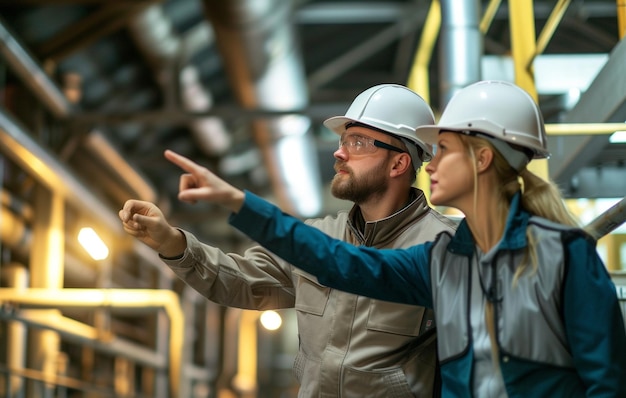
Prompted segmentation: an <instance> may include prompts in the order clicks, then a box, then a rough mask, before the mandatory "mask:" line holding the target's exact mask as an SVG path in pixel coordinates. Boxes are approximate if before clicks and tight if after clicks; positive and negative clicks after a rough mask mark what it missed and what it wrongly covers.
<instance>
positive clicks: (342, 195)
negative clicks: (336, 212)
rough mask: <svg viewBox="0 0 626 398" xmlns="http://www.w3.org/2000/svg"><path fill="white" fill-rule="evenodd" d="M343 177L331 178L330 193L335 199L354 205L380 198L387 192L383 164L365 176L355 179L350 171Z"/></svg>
mask: <svg viewBox="0 0 626 398" xmlns="http://www.w3.org/2000/svg"><path fill="white" fill-rule="evenodd" d="M348 172H349V174H348V178H347V179H346V178H345V177H346V176H345V175H341V176H339V175H336V176H335V178H333V181H332V184H331V187H330V191H331V193H332V194H333V196H334V197H336V198H337V199H343V200H350V201H352V202H354V203H356V204H360V203H365V202H367V201H368V200H370V199H372V198H376V197H380V196H382V195H383V194H384V193H385V192H386V191H387V186H388V181H387V178H386V176H385V173H386V170H385V163H384V162H383V163H382V164H381V165H380V166H379V167H377V168H375V169H374V170H372V171H370V172H369V173H367V174H366V175H362V176H360V177H356V176H355V175H354V173H353V172H352V170H351V169H350V170H348Z"/></svg>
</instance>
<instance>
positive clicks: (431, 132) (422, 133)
mask: <svg viewBox="0 0 626 398" xmlns="http://www.w3.org/2000/svg"><path fill="white" fill-rule="evenodd" d="M467 130H473V131H478V132H482V133H483V134H485V135H487V136H489V137H493V139H496V140H501V141H503V142H506V143H508V144H516V143H515V142H510V141H507V140H502V139H501V138H499V137H494V135H493V133H491V132H489V131H484V130H483V129H481V128H472V127H468V125H467V124H466V123H463V124H461V125H456V126H455V125H446V126H438V125H425V126H419V127H418V128H416V129H415V135H417V137H418V138H419V139H421V140H422V141H424V142H425V143H427V144H429V145H433V146H436V145H437V140H438V136H439V134H440V133H441V132H442V131H451V132H454V133H460V132H462V131H467ZM524 147H526V148H527V149H529V150H531V151H532V152H533V153H534V156H533V158H534V159H547V158H549V157H550V152H548V151H546V150H545V149H543V148H538V147H536V146H528V145H526V146H524Z"/></svg>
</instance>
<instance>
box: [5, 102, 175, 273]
mask: <svg viewBox="0 0 626 398" xmlns="http://www.w3.org/2000/svg"><path fill="white" fill-rule="evenodd" d="M0 151H1V152H3V153H4V154H5V155H6V156H7V158H9V159H11V160H12V161H13V162H14V163H15V164H17V165H18V166H20V167H21V168H22V169H24V170H25V171H26V172H28V173H29V175H31V176H32V177H33V178H35V179H36V180H37V182H38V183H40V184H42V185H43V186H45V187H47V188H48V189H50V190H51V191H54V192H59V193H60V194H61V195H63V197H64V198H65V199H66V200H67V201H68V202H69V203H71V204H72V205H73V206H75V207H76V208H78V209H80V210H81V211H82V212H84V213H85V214H89V215H90V217H93V218H94V220H96V221H99V222H101V223H103V224H104V225H105V226H106V227H107V228H108V229H109V230H110V231H112V232H113V233H114V234H116V235H117V236H126V235H125V233H124V231H123V230H122V225H121V222H120V220H119V216H118V215H117V212H116V211H113V210H111V209H110V208H109V206H107V205H105V204H104V203H103V202H102V201H101V200H100V198H98V197H97V196H95V195H94V194H93V193H92V191H91V190H90V189H88V188H87V187H86V186H85V185H84V184H83V182H81V181H80V180H78V178H76V177H75V176H74V174H73V173H72V172H71V171H70V170H68V169H67V168H66V166H65V165H63V164H62V163H60V162H59V161H58V160H57V159H56V158H55V157H54V156H53V155H52V154H51V153H49V152H48V151H47V150H46V149H45V148H43V147H41V146H40V145H39V144H38V143H37V142H35V141H34V140H33V139H32V138H31V136H30V135H28V134H26V133H25V130H24V128H23V126H21V125H20V124H18V123H17V122H16V121H15V120H14V119H13V118H12V117H11V116H9V115H8V114H7V113H6V112H5V111H4V110H3V109H0ZM133 248H135V252H136V254H138V255H140V256H142V257H143V258H145V259H146V260H148V263H149V264H151V265H153V266H155V267H156V268H157V269H158V270H159V271H160V272H161V273H164V274H166V275H168V276H170V277H171V271H170V270H169V268H167V266H166V265H164V264H163V263H162V262H161V261H155V260H156V255H155V254H154V253H153V252H152V251H151V250H150V249H149V248H147V247H145V245H143V244H140V243H138V242H135V243H133Z"/></svg>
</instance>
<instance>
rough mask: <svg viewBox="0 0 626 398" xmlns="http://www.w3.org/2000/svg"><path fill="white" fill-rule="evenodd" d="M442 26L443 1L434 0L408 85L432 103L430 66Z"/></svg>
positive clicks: (423, 29)
mask: <svg viewBox="0 0 626 398" xmlns="http://www.w3.org/2000/svg"><path fill="white" fill-rule="evenodd" d="M440 28H441V3H439V0H433V1H432V2H431V3H430V8H429V9H428V15H427V16H426V21H425V22H424V27H423V28H422V35H421V37H420V42H419V46H418V47H417V52H416V53H415V58H414V60H413V67H412V68H411V71H410V72H409V79H408V82H407V87H409V88H410V89H411V90H413V91H415V92H416V93H418V94H419V95H421V96H422V98H424V101H426V102H427V103H430V90H429V87H430V80H429V78H428V66H429V65H430V60H431V59H432V55H433V48H434V47H435V43H436V42H437V37H438V36H439V30H440Z"/></svg>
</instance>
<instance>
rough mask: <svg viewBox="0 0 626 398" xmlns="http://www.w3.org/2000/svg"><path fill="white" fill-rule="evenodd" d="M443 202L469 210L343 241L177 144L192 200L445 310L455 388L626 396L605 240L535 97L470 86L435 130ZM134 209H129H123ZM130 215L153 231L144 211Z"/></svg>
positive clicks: (324, 267)
mask: <svg viewBox="0 0 626 398" xmlns="http://www.w3.org/2000/svg"><path fill="white" fill-rule="evenodd" d="M417 134H418V136H420V138H422V139H423V140H424V141H425V142H428V143H431V144H433V145H435V146H436V154H435V157H434V158H433V159H432V161H431V162H430V164H429V165H428V166H427V167H426V171H427V172H428V173H429V175H430V177H431V202H432V203H433V204H435V205H441V206H451V207H455V208H457V209H459V210H460V211H462V212H463V213H464V214H465V219H464V220H463V221H462V222H461V225H460V226H459V228H458V230H457V232H456V234H454V235H452V234H450V233H441V234H440V235H438V237H437V239H436V240H435V241H433V242H429V243H426V244H423V245H418V246H414V247H412V248H409V249H406V250H401V249H396V250H376V249H372V248H365V247H355V246H351V245H349V244H346V243H344V242H341V241H338V240H334V239H330V238H329V237H328V236H326V235H324V234H323V233H320V232H319V231H317V230H315V229H314V228H311V227H308V226H306V225H304V224H303V223H301V222H299V221H298V220H296V219H295V218H292V217H289V216H287V215H284V214H282V213H281V212H280V210H278V209H277V208H276V207H274V206H271V205H270V204H268V203H266V202H265V201H262V200H260V199H259V198H257V197H255V196H254V195H252V194H250V193H247V192H242V191H240V190H237V189H235V188H233V187H232V186H230V185H228V184H227V183H225V182H224V181H222V180H220V179H219V178H217V177H216V176H215V175H213V174H212V173H211V172H209V171H208V170H207V169H205V168H203V167H200V166H198V165H196V164H194V163H193V162H191V161H189V160H187V159H186V158H184V157H181V156H179V155H177V154H175V153H173V152H166V157H167V158H168V159H169V160H171V161H172V162H174V163H175V164H177V165H179V166H180V167H182V168H183V169H184V170H186V171H187V172H188V173H189V174H185V175H183V176H182V177H181V190H180V193H179V198H180V199H181V200H184V201H189V202H195V201H197V200H208V201H211V202H215V203H220V204H222V205H224V206H227V207H229V208H230V209H232V210H233V212H234V213H235V214H233V215H232V216H231V220H230V222H231V224H232V225H234V226H235V227H237V228H239V229H240V230H241V231H243V232H245V233H246V234H248V235H249V236H250V237H251V238H252V239H254V240H256V241H258V242H259V243H261V244H262V245H264V246H266V247H267V248H268V249H270V250H272V251H274V252H275V253H276V254H278V255H279V256H281V257H283V258H284V259H285V260H287V261H289V262H291V263H292V264H294V265H295V266H297V267H301V268H302V269H303V270H305V271H307V272H310V273H312V274H314V275H316V276H317V277H318V279H319V281H320V282H321V283H323V284H326V285H328V286H331V287H333V288H338V289H342V290H346V291H349V292H352V293H356V294H360V295H366V296H371V297H373V298H377V299H382V300H388V301H398V302H404V303H411V304H418V305H422V306H426V307H430V308H434V310H435V313H436V322H437V329H438V353H439V359H440V362H441V372H442V380H443V396H444V397H448V396H454V397H470V396H473V397H504V396H509V397H584V396H603V397H626V382H624V380H626V335H625V332H624V327H623V320H622V314H621V312H620V309H619V306H618V301H617V295H616V292H615V287H614V285H613V283H612V282H611V280H610V277H609V275H608V273H607V271H606V268H605V267H604V265H603V264H602V261H601V260H600V259H599V257H598V255H597V253H596V250H595V242H594V241H592V239H591V238H590V237H589V236H588V235H586V234H585V233H584V232H583V231H582V230H581V229H579V228H576V227H575V221H574V219H573V217H571V216H570V214H569V213H568V211H567V209H566V208H565V206H564V205H563V201H562V198H561V197H560V195H559V193H558V190H557V189H556V187H555V186H554V185H553V184H551V183H549V182H547V181H544V180H543V179H541V178H539V177H537V176H536V175H534V174H532V173H531V172H530V171H528V170H527V168H526V166H527V164H528V163H529V161H530V159H531V158H545V157H547V156H548V152H547V150H546V136H545V130H544V125H543V120H542V117H541V114H540V112H539V109H538V107H537V106H536V104H535V102H534V101H533V99H532V98H531V97H530V96H529V95H528V94H526V93H525V92H524V91H523V90H521V89H520V88H518V87H517V86H514V85H512V84H509V83H505V82H493V81H488V82H479V83H476V84H473V85H470V86H468V87H466V88H464V89H462V90H460V91H459V92H458V93H457V94H456V95H455V96H454V97H453V98H452V100H451V101H450V103H449V105H448V106H447V107H446V109H445V111H444V113H443V115H442V117H441V120H440V122H439V123H438V124H437V125H435V126H427V127H424V128H418V130H417ZM121 216H122V214H121ZM129 217H130V216H129V215H127V214H125V215H123V217H122V219H123V220H124V219H126V220H128V221H127V228H131V229H132V228H137V229H138V230H137V231H136V233H141V225H140V224H141V223H137V222H136V221H142V222H145V220H144V219H143V218H141V216H133V217H132V218H129Z"/></svg>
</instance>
